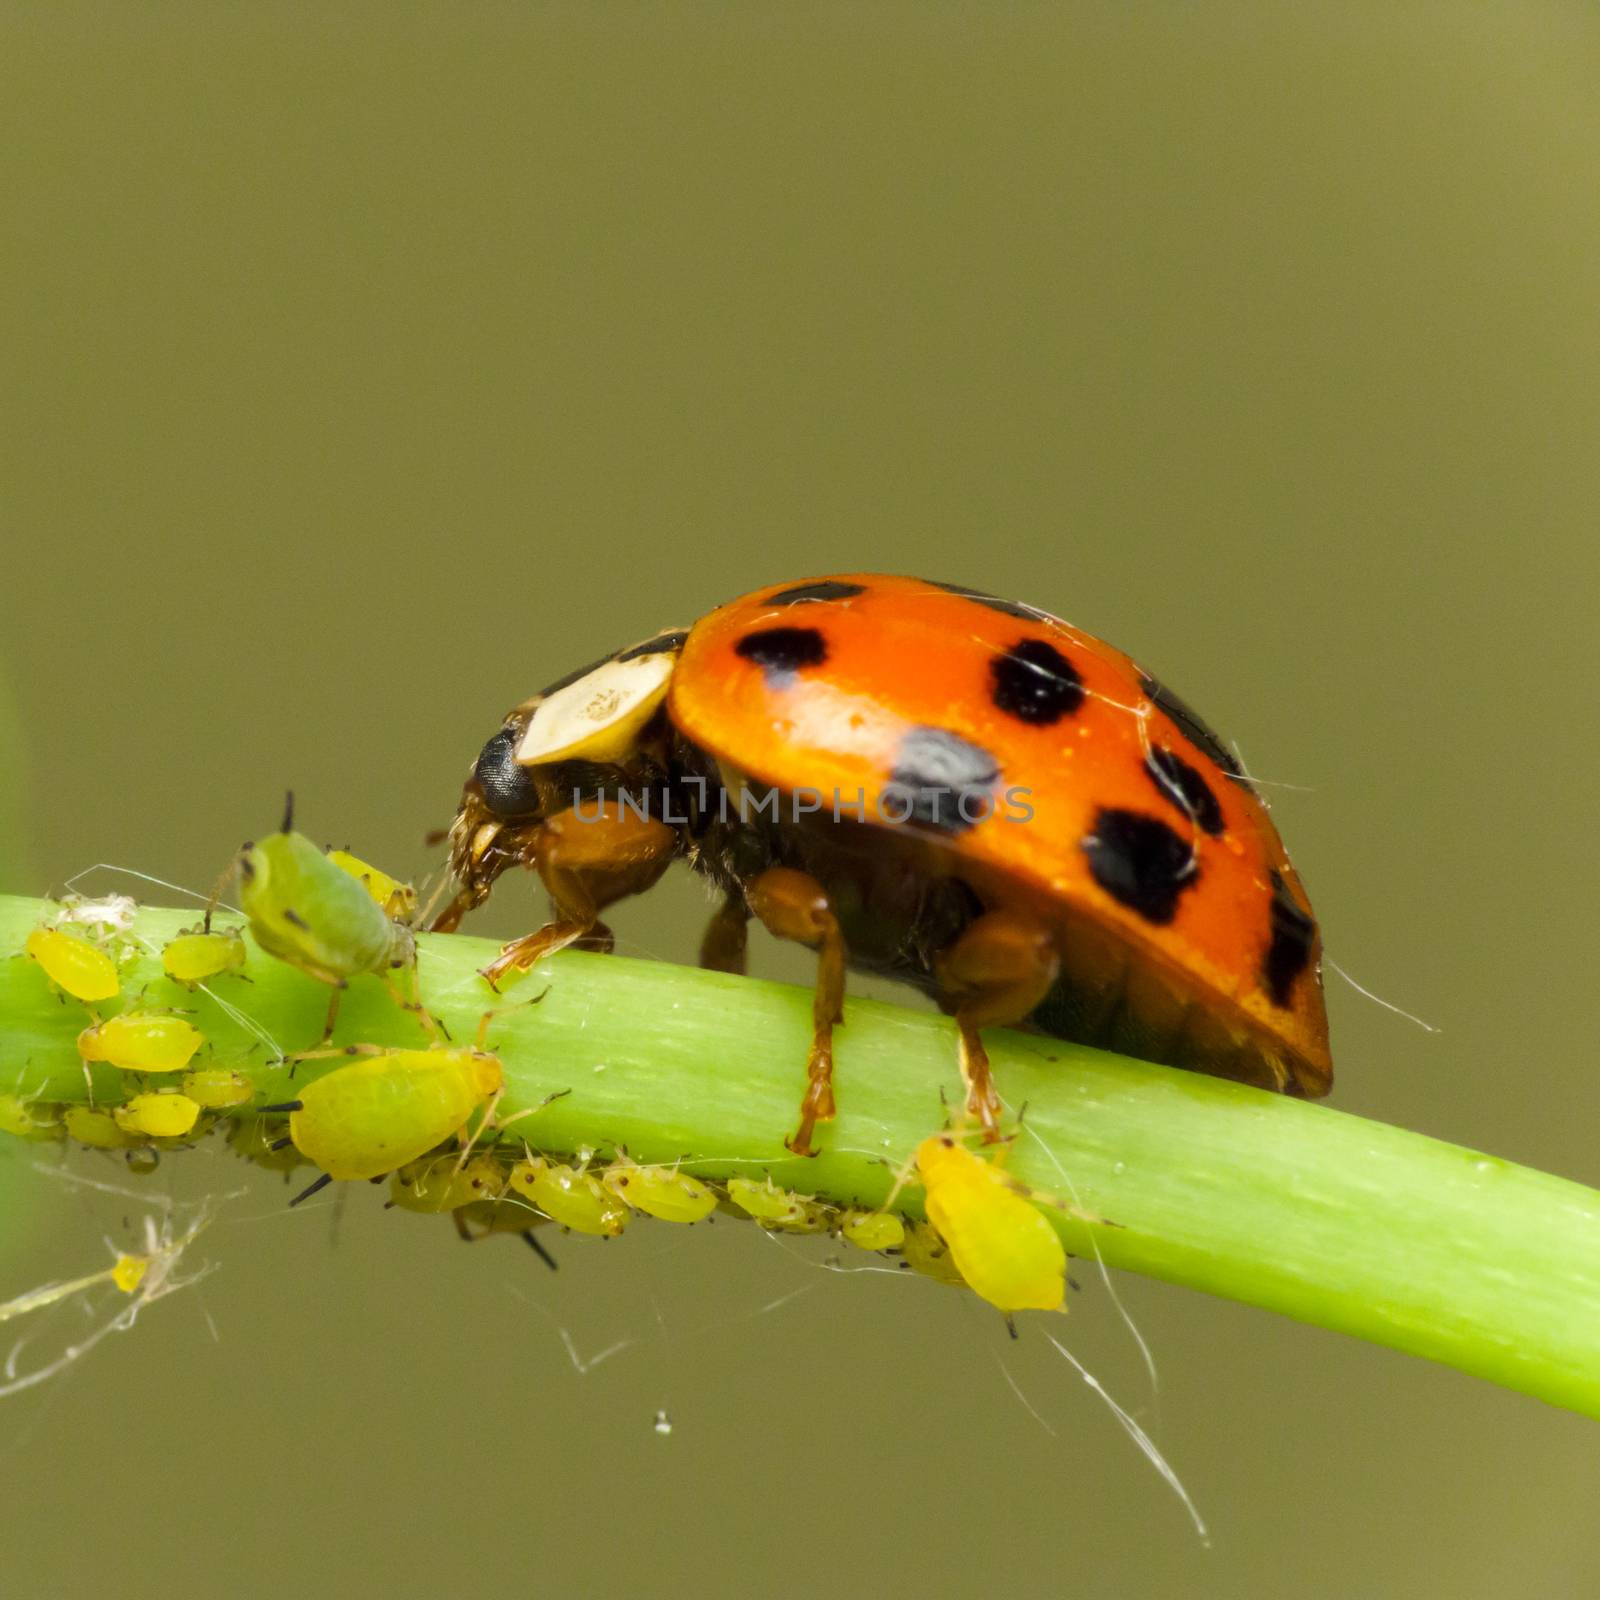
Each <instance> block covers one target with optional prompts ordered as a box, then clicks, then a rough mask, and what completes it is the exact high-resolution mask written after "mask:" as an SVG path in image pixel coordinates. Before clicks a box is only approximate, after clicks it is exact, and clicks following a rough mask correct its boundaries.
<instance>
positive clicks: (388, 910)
mask: <svg viewBox="0 0 1600 1600" xmlns="http://www.w3.org/2000/svg"><path fill="white" fill-rule="evenodd" d="M328 859H329V860H330V861H331V862H332V863H333V864H334V865H335V866H336V867H338V868H339V870H340V871H341V872H348V873H349V874H350V876H351V877H352V878H354V879H355V880H356V882H357V883H359V884H360V885H361V886H362V888H364V889H365V890H366V891H367V893H368V894H369V895H371V896H372V903H373V904H374V905H376V906H381V907H382V909H383V914H384V915H385V916H387V917H393V918H394V919H395V921H397V922H409V921H410V920H411V919H412V918H413V917H414V916H415V915H416V913H417V891H416V890H415V889H413V888H412V887H411V885H410V884H409V883H402V882H401V881H400V880H399V879H398V878H391V877H390V876H389V874H388V873H387V872H385V871H383V870H382V868H380V867H374V866H370V865H369V864H368V863H367V862H365V861H363V860H362V859H361V858H360V857H359V856H353V855H351V854H350V852H349V851H348V850H330V851H329V852H328Z"/></svg>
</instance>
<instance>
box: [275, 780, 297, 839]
mask: <svg viewBox="0 0 1600 1600" xmlns="http://www.w3.org/2000/svg"><path fill="white" fill-rule="evenodd" d="M278 831H279V832H280V833H293V832H294V790H293V789H285V790H284V791H283V827H282V828H280V829H279V830H278Z"/></svg>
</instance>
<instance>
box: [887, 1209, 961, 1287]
mask: <svg viewBox="0 0 1600 1600" xmlns="http://www.w3.org/2000/svg"><path fill="white" fill-rule="evenodd" d="M900 1249H901V1253H902V1255H903V1257H904V1259H905V1264H906V1265H907V1266H908V1267H910V1268H911V1269H912V1271H914V1272H920V1273H921V1274H922V1276H923V1277H925V1278H932V1279H934V1280H935V1281H936V1282H938V1283H948V1284H950V1285H952V1286H953V1287H954V1288H957V1289H965V1288H966V1287H967V1280H966V1279H965V1278H963V1277H962V1276H961V1271H960V1269H959V1268H958V1267H957V1266H956V1264H955V1261H954V1259H953V1258H952V1257H951V1255H950V1247H949V1246H948V1245H947V1244H946V1243H945V1242H944V1240H943V1239H941V1238H940V1237H939V1235H938V1234H937V1233H936V1232H935V1231H934V1228H933V1224H932V1223H930V1222H908V1223H906V1225H905V1240H904V1242H903V1243H902V1244H901V1246H900Z"/></svg>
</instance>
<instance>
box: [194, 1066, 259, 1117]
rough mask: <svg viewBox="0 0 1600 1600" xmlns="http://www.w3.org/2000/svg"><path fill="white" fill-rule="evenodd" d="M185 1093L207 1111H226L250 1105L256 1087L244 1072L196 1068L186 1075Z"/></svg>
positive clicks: (226, 1068)
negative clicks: (234, 1107) (233, 1107)
mask: <svg viewBox="0 0 1600 1600" xmlns="http://www.w3.org/2000/svg"><path fill="white" fill-rule="evenodd" d="M183 1092H184V1093H185V1094H186V1095H188V1097H189V1098H190V1099H191V1100H193V1101H194V1103H195V1104H196V1105H198V1106H203V1107H204V1108H205V1109H206V1110H207V1111H226V1110H228V1109H229V1108H230V1107H232V1106H242V1105H248V1104H249V1103H250V1100H251V1098H252V1097H253V1096H254V1094H255V1086H254V1085H253V1084H252V1083H251V1082H250V1080H249V1079H248V1078H247V1077H245V1075H244V1074H243V1073H242V1072H235V1071H233V1070H232V1069H231V1068H229V1067H196V1068H195V1069H194V1070H193V1071H192V1072H186V1073H184V1075H183Z"/></svg>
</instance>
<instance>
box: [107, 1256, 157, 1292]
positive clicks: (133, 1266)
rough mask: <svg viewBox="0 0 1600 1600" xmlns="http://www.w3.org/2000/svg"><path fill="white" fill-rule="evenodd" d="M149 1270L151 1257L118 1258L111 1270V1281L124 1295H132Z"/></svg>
mask: <svg viewBox="0 0 1600 1600" xmlns="http://www.w3.org/2000/svg"><path fill="white" fill-rule="evenodd" d="M149 1270H150V1257H149V1256H118V1257H117V1259H116V1261H115V1262H114V1263H113V1265H112V1268H111V1281H112V1282H113V1283H114V1284H116V1286H117V1287H118V1288H119V1289H120V1290H121V1291H122V1292H123V1293H124V1294H132V1293H133V1291H134V1290H135V1289H137V1288H138V1287H139V1285H140V1284H141V1283H143V1282H144V1275H145V1273H147V1272H148V1271H149Z"/></svg>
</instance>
